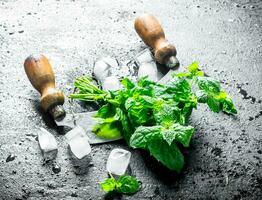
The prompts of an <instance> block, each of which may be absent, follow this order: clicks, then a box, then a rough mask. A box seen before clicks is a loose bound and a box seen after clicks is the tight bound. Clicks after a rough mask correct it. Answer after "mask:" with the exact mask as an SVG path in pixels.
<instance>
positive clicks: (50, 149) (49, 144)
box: [38, 128, 58, 161]
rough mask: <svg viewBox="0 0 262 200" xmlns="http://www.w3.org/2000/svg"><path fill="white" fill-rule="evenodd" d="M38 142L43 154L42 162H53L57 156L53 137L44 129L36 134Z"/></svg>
mask: <svg viewBox="0 0 262 200" xmlns="http://www.w3.org/2000/svg"><path fill="white" fill-rule="evenodd" d="M38 142H39V146H40V149H41V151H42V153H43V156H44V160H45V161H49V160H53V159H55V158H56V156H57V152H58V150H57V142H56V139H55V137H54V136H53V135H52V134H51V133H50V132H48V131H47V130H46V129H44V128H40V131H39V132H38Z"/></svg>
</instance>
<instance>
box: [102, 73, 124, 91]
mask: <svg viewBox="0 0 262 200" xmlns="http://www.w3.org/2000/svg"><path fill="white" fill-rule="evenodd" d="M121 87H122V86H121V83H120V81H119V80H118V78H117V77H116V76H109V77H107V78H105V80H104V81H103V83H102V88H103V90H113V91H114V90H119V89H121Z"/></svg>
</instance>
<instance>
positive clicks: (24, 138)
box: [0, 0, 262, 200]
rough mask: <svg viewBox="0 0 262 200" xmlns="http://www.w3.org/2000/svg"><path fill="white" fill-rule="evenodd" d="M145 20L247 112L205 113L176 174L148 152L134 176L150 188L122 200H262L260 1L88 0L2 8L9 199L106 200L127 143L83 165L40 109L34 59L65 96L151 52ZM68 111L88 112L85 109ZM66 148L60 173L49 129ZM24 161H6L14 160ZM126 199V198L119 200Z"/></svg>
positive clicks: (1, 131) (0, 163) (139, 157)
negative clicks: (138, 27)
mask: <svg viewBox="0 0 262 200" xmlns="http://www.w3.org/2000/svg"><path fill="white" fill-rule="evenodd" d="M143 12H149V13H152V14H154V15H156V16H157V18H158V19H159V20H160V21H161V22H162V24H163V27H164V29H165V31H166V36H167V38H168V39H169V41H171V42H172V43H175V44H176V46H177V49H178V58H179V59H180V62H181V63H182V64H183V65H187V64H189V63H190V62H192V61H194V60H198V61H199V62H200V63H201V65H202V66H203V67H202V68H203V69H204V70H205V72H206V73H208V74H209V75H210V76H213V77H216V78H218V79H220V80H221V81H222V82H223V87H224V88H225V89H226V90H227V91H228V92H229V93H230V95H231V96H232V97H233V99H234V101H235V103H236V106H237V108H238V110H239V114H238V115H237V116H236V117H230V116H227V115H224V114H222V113H221V114H218V115H217V114H213V113H211V112H207V111H208V110H207V108H206V107H205V106H203V107H202V106H201V107H199V109H198V110H197V111H195V113H194V114H193V115H192V124H193V125H194V126H195V127H196V128H197V132H196V133H195V136H194V138H193V140H192V145H191V147H190V148H189V149H188V150H186V152H185V154H186V162H187V164H186V167H185V169H184V171H183V172H182V174H181V175H179V176H178V175H175V174H173V173H171V172H168V171H166V170H165V169H164V168H163V167H161V166H159V165H158V164H157V163H156V162H155V161H154V160H152V159H150V157H149V156H148V155H147V154H145V153H143V152H140V151H132V152H133V155H132V159H131V164H130V169H131V171H132V174H134V175H135V176H137V178H138V179H139V180H141V181H142V183H143V184H142V189H141V191H139V192H138V193H137V194H135V195H134V196H123V197H122V199H154V200H155V199H262V192H261V190H262V163H261V159H262V158H261V157H262V154H261V153H262V122H261V121H262V117H261V115H262V104H261V100H262V90H261V88H262V66H261V63H262V47H261V45H262V2H261V1H260V0H257V1H255V0H244V1H240V0H238V1H236V0H234V1H229V0H224V1H223V0H217V1H208V0H202V1H199V0H187V1H181V0H180V1H178V0H176V1H171V0H165V1H163V0H155V1H152V0H137V1H131V0H129V1H128V0H117V1H116V0H86V1H84V0H81V1H80V0H79V1H69V0H65V1H51V0H47V1H45V0H42V1H33V0H31V1H23V0H2V1H1V2H0V51H1V53H0V194H1V195H0V199H4V200H11V199H30V200H31V199H46V200H47V199H48V200H49V199H103V198H105V196H104V193H103V192H102V191H101V190H100V188H99V185H98V182H100V181H101V180H103V179H104V178H106V177H107V174H106V172H105V164H106V159H107V157H108V155H109V152H110V150H111V149H112V148H114V147H123V148H127V147H126V146H125V144H123V143H121V142H117V143H112V144H106V145H102V146H93V152H92V155H91V157H90V158H88V159H85V160H83V161H81V162H79V161H77V160H75V159H73V158H72V157H71V155H70V153H69V150H68V147H67V144H66V142H65V138H64V137H63V135H62V133H63V132H64V130H62V129H57V128H56V127H55V126H54V124H53V123H52V121H51V120H50V119H48V116H46V115H43V114H42V113H41V111H40V110H39V95H38V93H37V92H36V91H34V90H33V88H32V87H31V85H30V83H29V81H28V80H27V77H26V76H25V73H24V69H23V61H24V59H25V58H26V57H27V56H28V55H29V54H31V53H38V52H42V53H44V54H45V55H47V56H48V58H49V59H50V61H51V63H52V65H53V68H54V70H55V72H56V79H57V85H58V88H60V89H61V90H63V91H64V92H65V94H66V95H68V94H70V92H71V91H72V89H73V88H72V81H73V80H74V78H75V77H77V76H79V75H82V74H89V73H90V71H91V69H92V66H93V62H94V61H95V60H96V59H97V58H99V57H102V56H106V55H111V56H115V57H116V58H118V59H119V60H122V61H123V60H126V59H131V58H132V57H134V56H135V55H136V54H137V53H138V52H139V51H141V50H142V49H144V48H145V46H144V44H143V43H142V42H141V41H140V39H139V38H138V36H137V35H136V33H135V31H134V29H133V21H134V19H135V17H136V16H138V15H139V14H141V13H143ZM65 107H66V109H67V110H73V111H75V112H80V111H84V110H88V108H85V107H83V106H81V105H80V104H78V103H75V104H74V105H73V106H70V105H69V103H68V101H67V102H66V104H65ZM40 126H41V127H45V128H47V129H48V130H49V131H50V132H52V133H53V134H54V135H55V137H56V139H57V140H58V144H59V152H58V157H57V160H56V162H57V164H58V165H59V166H60V167H61V172H60V173H58V174H55V173H54V172H53V171H52V165H48V164H47V165H43V162H42V156H41V152H40V149H39V146H38V142H37V141H36V135H37V131H38V128H39V127H40ZM11 153H12V154H14V155H15V156H16V157H15V159H14V160H13V161H10V162H6V159H7V157H8V156H9V155H10V154H11ZM117 198H121V197H117Z"/></svg>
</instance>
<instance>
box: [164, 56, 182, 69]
mask: <svg viewBox="0 0 262 200" xmlns="http://www.w3.org/2000/svg"><path fill="white" fill-rule="evenodd" d="M166 65H167V66H168V67H169V68H170V69H173V68H177V67H179V61H178V59H177V57H176V56H170V57H169V58H168V59H167V61H166Z"/></svg>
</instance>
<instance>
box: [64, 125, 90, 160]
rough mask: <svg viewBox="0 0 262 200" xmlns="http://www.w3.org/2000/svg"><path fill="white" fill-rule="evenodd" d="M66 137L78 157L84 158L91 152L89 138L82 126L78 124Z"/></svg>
mask: <svg viewBox="0 0 262 200" xmlns="http://www.w3.org/2000/svg"><path fill="white" fill-rule="evenodd" d="M65 137H66V139H67V142H68V144H69V146H70V149H71V151H72V153H73V154H74V155H75V157H77V158H78V159H82V158H84V157H85V156H87V155H88V154H89V153H90V152H91V146H90V144H89V138H88V136H87V135H86V132H85V130H84V129H83V128H82V127H80V126H76V127H75V128H73V129H72V130H71V131H69V132H68V133H67V134H66V135H65Z"/></svg>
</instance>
